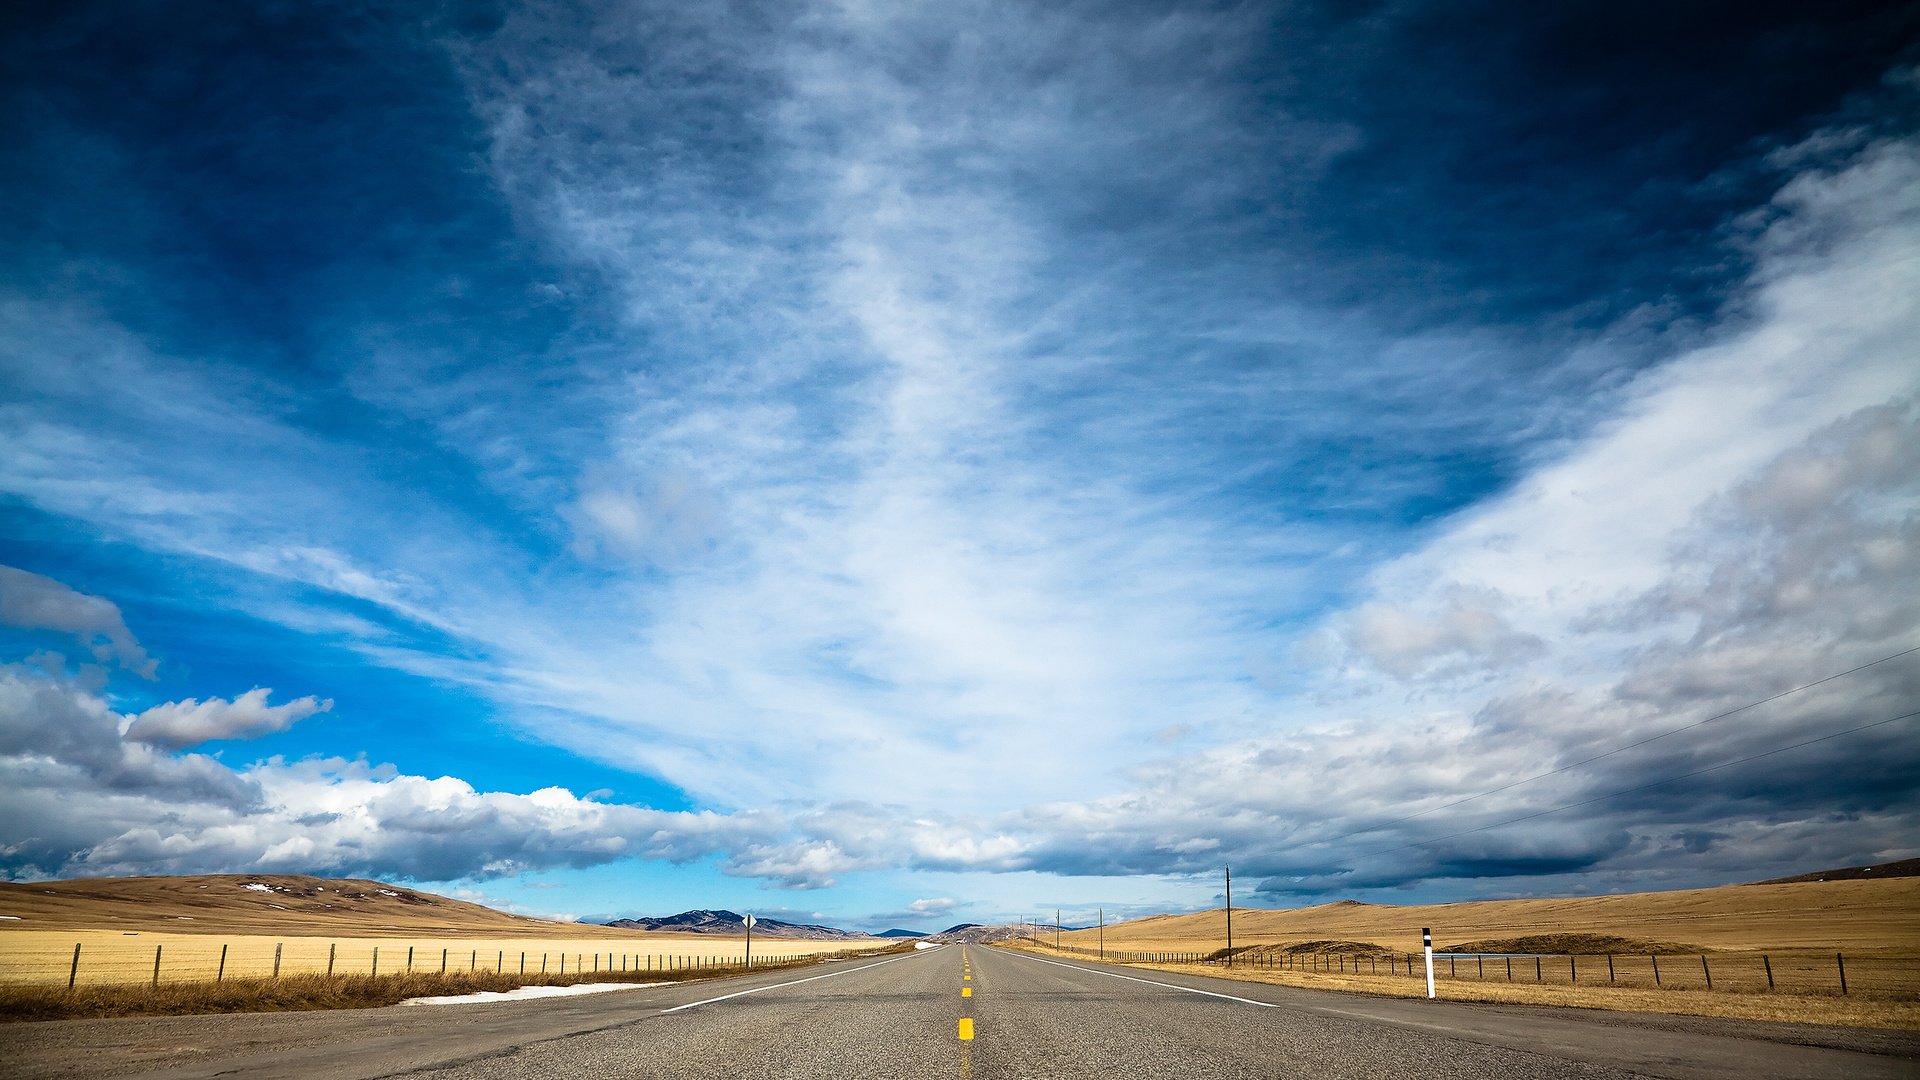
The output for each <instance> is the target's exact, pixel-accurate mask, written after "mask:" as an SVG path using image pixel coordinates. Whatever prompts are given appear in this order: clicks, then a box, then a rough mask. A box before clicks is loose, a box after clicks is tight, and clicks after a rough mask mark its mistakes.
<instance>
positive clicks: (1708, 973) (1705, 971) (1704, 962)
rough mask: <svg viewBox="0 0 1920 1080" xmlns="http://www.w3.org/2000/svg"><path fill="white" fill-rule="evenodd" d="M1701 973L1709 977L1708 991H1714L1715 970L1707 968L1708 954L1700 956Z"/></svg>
mask: <svg viewBox="0 0 1920 1080" xmlns="http://www.w3.org/2000/svg"><path fill="white" fill-rule="evenodd" d="M1700 971H1701V973H1702V974H1704V975H1705V976H1706V977H1707V989H1709V990H1711V989H1713V969H1712V968H1710V967H1708V966H1707V957H1706V954H1704V953H1702V954H1701V956H1700Z"/></svg>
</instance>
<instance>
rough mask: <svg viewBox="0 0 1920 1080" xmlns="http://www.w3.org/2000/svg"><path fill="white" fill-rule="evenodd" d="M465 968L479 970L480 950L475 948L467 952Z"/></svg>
mask: <svg viewBox="0 0 1920 1080" xmlns="http://www.w3.org/2000/svg"><path fill="white" fill-rule="evenodd" d="M467 970H468V971H479V970H480V950H479V949H475V950H473V951H472V952H470V953H468V954H467Z"/></svg>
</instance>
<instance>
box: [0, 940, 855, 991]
mask: <svg viewBox="0 0 1920 1080" xmlns="http://www.w3.org/2000/svg"><path fill="white" fill-rule="evenodd" d="M888 944H889V942H886V941H878V940H876V941H856V942H838V941H780V940H775V939H767V938H755V939H754V942H753V955H754V959H755V960H756V961H757V962H763V963H773V962H774V961H775V960H778V959H793V958H799V957H808V956H823V955H831V954H834V953H837V952H846V951H865V950H870V949H879V948H883V947H885V946H886V945H888ZM76 945H77V946H79V949H80V959H79V967H78V970H77V975H76V971H75V968H74V964H73V960H74V947H75V946H76ZM376 950H377V952H376ZM223 951H224V953H225V963H224V966H223V964H222V960H221V957H222V953H223ZM156 953H157V955H158V959H159V968H160V978H159V981H160V983H161V984H163V985H165V984H169V983H182V982H198V981H212V980H215V979H236V978H237V979H254V978H270V977H272V976H273V974H274V958H275V955H276V954H278V956H279V962H280V967H279V974H280V975H282V976H288V975H324V974H327V973H328V969H329V963H331V967H332V973H333V974H336V975H376V974H381V975H391V974H396V973H400V972H408V971H412V972H439V971H441V970H443V965H444V970H446V971H450V972H453V971H493V972H502V973H505V974H521V973H525V974H529V975H538V974H554V975H559V974H577V973H579V972H581V971H585V972H587V973H593V972H605V971H615V972H619V971H631V970H635V969H638V970H641V971H669V972H670V971H681V970H688V969H695V968H712V967H717V966H723V965H727V964H737V963H740V962H742V961H743V960H744V959H745V954H746V943H745V942H744V941H742V940H741V939H739V938H720V937H713V936H708V935H698V934H684V935H666V934H630V935H628V936H627V937H626V938H625V939H615V938H608V937H604V936H602V937H579V938H563V937H557V936H555V937H488V938H483V937H468V936H462V937H450V936H428V935H421V936H418V937H404V938H394V937H299V936H295V935H292V934H283V935H268V934H224V935H223V934H176V933H149V932H133V931H123V930H0V985H24V984H37V985H60V986H64V985H66V983H67V980H68V978H69V976H75V981H76V983H77V984H78V985H82V986H101V985H124V984H151V983H152V981H153V975H154V961H155V958H156Z"/></svg>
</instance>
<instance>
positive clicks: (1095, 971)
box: [1007, 949, 1280, 1009]
mask: <svg viewBox="0 0 1920 1080" xmlns="http://www.w3.org/2000/svg"><path fill="white" fill-rule="evenodd" d="M1007 951H1008V952H1013V951H1014V950H1012V949H1009V950H1007ZM1015 955H1017V956H1026V958H1027V959H1029V960H1038V961H1040V963H1042V964H1052V965H1053V966H1054V967H1063V968H1072V969H1073V970H1075V971H1084V972H1086V973H1088V974H1089V975H1105V976H1106V977H1108V978H1110V979H1125V980H1127V981H1128V982H1137V983H1146V984H1147V985H1148V986H1164V987H1166V988H1167V989H1168V990H1184V991H1186V992H1187V993H1189V994H1203V995H1205V996H1207V997H1213V998H1223V999H1225V1000H1227V1001H1237V1002H1239V1003H1240V1004H1242V1005H1258V1006H1260V1007H1261V1008H1263V1009H1277V1008H1279V1007H1280V1006H1278V1005H1276V1004H1274V1003H1273V1002H1271V1001H1255V1000H1253V999H1252V998H1243V997H1234V996H1233V995H1232V994H1216V993H1214V992H1213V991H1211V990H1195V989H1194V988H1193V987H1191V986H1181V985H1180V984H1179V983H1163V982H1154V981H1153V980H1152V979H1136V978H1134V977H1133V976H1131V975H1122V974H1120V973H1119V972H1117V971H1101V970H1100V969H1099V968H1089V967H1081V966H1080V965H1079V964H1063V963H1061V962H1060V961H1058V960H1045V959H1041V958H1040V957H1038V956H1027V954H1026V953H1015Z"/></svg>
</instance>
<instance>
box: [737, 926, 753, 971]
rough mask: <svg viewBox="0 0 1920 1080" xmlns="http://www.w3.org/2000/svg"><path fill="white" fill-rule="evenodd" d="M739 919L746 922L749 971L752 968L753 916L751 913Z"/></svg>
mask: <svg viewBox="0 0 1920 1080" xmlns="http://www.w3.org/2000/svg"><path fill="white" fill-rule="evenodd" d="M740 921H741V922H743V923H746V924H747V970H749V971H751V970H753V923H754V918H753V916H752V915H748V916H746V917H745V918H743V919H741V920H740Z"/></svg>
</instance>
